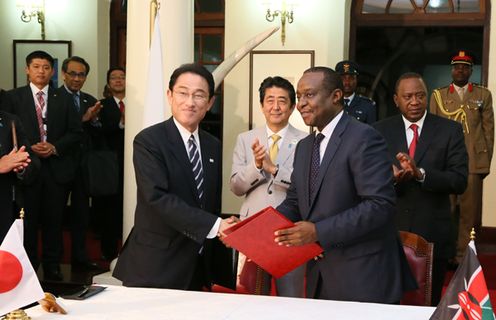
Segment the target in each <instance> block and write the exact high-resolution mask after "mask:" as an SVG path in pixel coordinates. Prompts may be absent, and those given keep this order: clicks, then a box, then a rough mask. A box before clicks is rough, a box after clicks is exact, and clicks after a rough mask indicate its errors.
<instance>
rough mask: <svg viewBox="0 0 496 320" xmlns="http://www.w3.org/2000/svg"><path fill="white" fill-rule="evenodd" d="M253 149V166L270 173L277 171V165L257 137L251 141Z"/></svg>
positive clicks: (273, 173)
mask: <svg viewBox="0 0 496 320" xmlns="http://www.w3.org/2000/svg"><path fill="white" fill-rule="evenodd" d="M251 150H252V151H253V158H254V159H255V166H256V167H257V169H263V170H264V171H265V172H268V173H270V174H272V175H275V174H276V173H277V166H276V165H275V164H274V163H273V162H272V161H271V160H270V157H269V154H268V153H267V150H266V148H265V146H264V145H262V144H261V143H260V141H259V140H258V139H255V141H253V144H252V145H251Z"/></svg>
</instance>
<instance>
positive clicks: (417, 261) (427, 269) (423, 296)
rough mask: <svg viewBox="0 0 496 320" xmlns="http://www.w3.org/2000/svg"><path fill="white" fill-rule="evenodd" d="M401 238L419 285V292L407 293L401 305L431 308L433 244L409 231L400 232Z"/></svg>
mask: <svg viewBox="0 0 496 320" xmlns="http://www.w3.org/2000/svg"><path fill="white" fill-rule="evenodd" d="M400 237H401V242H402V244H403V250H404V251H405V255H406V259H407V260H408V264H409V265H410V269H411V270H412V273H413V276H414V277H415V280H417V284H418V289H417V290H414V291H407V292H405V294H404V295H403V298H402V299H401V304H409V305H418V306H430V305H431V295H432V261H433V244H432V243H430V242H427V240H425V239H424V238H422V237H421V236H419V235H417V234H415V233H411V232H407V231H400Z"/></svg>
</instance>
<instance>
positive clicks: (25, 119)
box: [0, 85, 82, 184]
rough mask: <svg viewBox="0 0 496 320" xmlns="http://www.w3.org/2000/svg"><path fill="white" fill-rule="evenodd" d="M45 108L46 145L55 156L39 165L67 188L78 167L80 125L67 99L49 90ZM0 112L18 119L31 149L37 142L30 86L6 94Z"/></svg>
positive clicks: (37, 135)
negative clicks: (51, 147)
mask: <svg viewBox="0 0 496 320" xmlns="http://www.w3.org/2000/svg"><path fill="white" fill-rule="evenodd" d="M47 108H48V109H47V124H46V125H47V141H48V142H50V143H51V144H53V145H54V146H55V148H56V149H57V152H58V156H55V155H53V156H50V157H49V158H47V159H46V160H44V161H42V164H43V165H42V168H43V169H42V170H45V165H46V169H47V170H50V172H51V175H52V176H53V177H54V179H55V180H56V181H57V182H58V183H60V184H66V183H68V182H70V181H71V180H72V179H73V178H74V172H75V169H76V166H77V163H76V161H75V159H74V153H75V152H76V150H77V148H78V144H79V141H80V139H81V133H82V130H81V121H80V119H79V118H78V115H77V113H76V111H75V110H74V108H69V107H68V105H67V103H66V99H65V98H63V97H62V96H60V95H59V94H58V93H57V92H56V90H55V89H52V88H49V89H48V103H47ZM0 109H2V110H5V111H7V112H10V113H12V114H15V115H17V116H18V117H19V119H20V120H21V123H22V124H23V126H24V130H25V132H26V135H27V138H28V141H29V143H30V144H31V145H33V144H35V143H38V142H40V132H39V128H38V120H37V117H36V107H35V103H34V99H33V94H32V92H31V88H30V87H29V85H28V86H24V87H20V88H17V89H13V90H11V91H8V92H7V93H6V95H5V98H4V101H3V102H2V107H1V108H0Z"/></svg>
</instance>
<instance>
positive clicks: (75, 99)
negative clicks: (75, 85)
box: [72, 93, 81, 112]
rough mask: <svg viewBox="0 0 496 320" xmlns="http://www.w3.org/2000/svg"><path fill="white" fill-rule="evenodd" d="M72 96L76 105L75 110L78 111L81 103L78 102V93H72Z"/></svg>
mask: <svg viewBox="0 0 496 320" xmlns="http://www.w3.org/2000/svg"><path fill="white" fill-rule="evenodd" d="M72 98H73V99H74V105H75V106H76V110H77V112H79V110H81V104H80V100H79V94H77V93H73V94H72Z"/></svg>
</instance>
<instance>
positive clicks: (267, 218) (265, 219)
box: [224, 207, 323, 278]
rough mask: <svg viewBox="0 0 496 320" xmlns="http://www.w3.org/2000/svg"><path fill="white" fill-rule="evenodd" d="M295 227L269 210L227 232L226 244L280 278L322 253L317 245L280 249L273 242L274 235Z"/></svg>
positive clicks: (275, 212) (266, 209)
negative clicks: (279, 231) (276, 232)
mask: <svg viewBox="0 0 496 320" xmlns="http://www.w3.org/2000/svg"><path fill="white" fill-rule="evenodd" d="M292 226H294V223H293V222H291V220H289V219H288V218H286V217H285V216H283V215H282V214H281V213H280V212H278V211H277V210H276V209H274V208H272V207H267V208H265V209H263V210H262V211H260V212H258V213H256V214H255V215H253V216H251V217H249V218H248V219H245V220H243V221H241V222H239V223H237V224H235V225H234V226H232V227H230V228H229V229H226V230H225V231H224V233H225V234H226V237H225V238H224V242H225V243H226V244H228V245H229V246H231V247H232V248H234V249H237V250H238V251H239V252H241V253H243V254H244V255H245V256H247V257H248V258H250V259H251V260H253V261H254V262H255V263H256V264H258V265H259V266H260V267H261V268H262V269H264V270H265V271H267V272H268V273H270V274H271V275H272V276H274V277H275V278H279V277H281V276H283V275H285V274H286V273H288V272H289V271H291V270H293V269H295V268H296V267H298V266H300V265H302V264H303V263H305V262H307V261H308V260H310V259H312V258H313V257H315V256H317V255H319V254H320V253H322V251H323V249H322V247H321V246H320V245H318V244H316V243H311V244H306V245H303V246H294V247H286V246H280V245H278V244H277V243H276V242H275V241H274V238H275V235H274V232H275V231H276V230H280V229H285V228H289V227H292Z"/></svg>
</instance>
